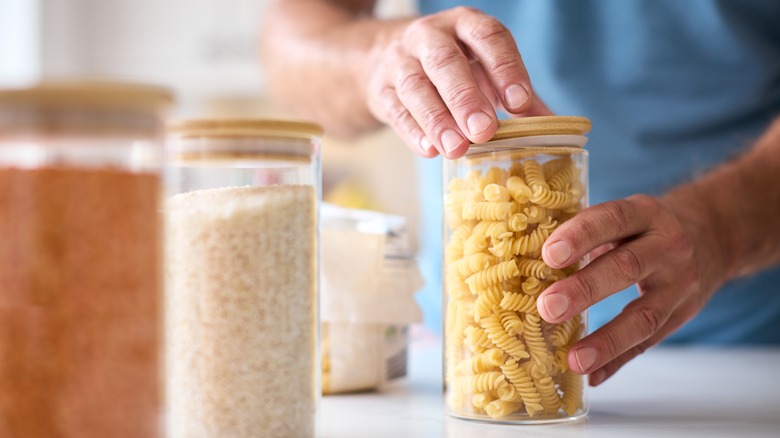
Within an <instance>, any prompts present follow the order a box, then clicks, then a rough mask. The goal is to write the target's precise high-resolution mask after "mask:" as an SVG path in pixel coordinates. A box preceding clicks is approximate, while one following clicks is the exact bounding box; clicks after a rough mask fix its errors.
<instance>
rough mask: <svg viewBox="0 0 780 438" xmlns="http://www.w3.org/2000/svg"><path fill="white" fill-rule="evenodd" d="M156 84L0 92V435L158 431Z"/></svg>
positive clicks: (162, 93) (162, 94)
mask: <svg viewBox="0 0 780 438" xmlns="http://www.w3.org/2000/svg"><path fill="white" fill-rule="evenodd" d="M171 103H172V97H171V95H170V93H168V92H167V91H166V90H164V89H160V88H156V87H150V86H141V85H131V84H120V83H108V82H100V83H98V82H58V83H45V84H41V85H38V86H34V87H31V88H20V89H7V90H0V236H1V237H0V321H2V323H1V324H0V436H9V437H10V436H14V437H50V436H57V437H65V438H67V437H74V438H75V437H78V438H91V437H95V438H97V437H108V436H110V437H157V436H163V428H162V427H161V425H162V421H161V419H162V413H163V397H162V394H163V393H162V391H163V384H162V304H163V296H162V266H161V261H162V256H161V251H160V250H161V228H162V223H161V220H160V216H159V207H160V205H159V201H160V197H161V194H162V178H161V163H162V156H163V154H162V152H163V148H162V139H163V132H164V131H163V128H164V124H163V120H162V117H163V113H164V112H165V111H166V110H167V108H168V107H169V106H170V105H171Z"/></svg>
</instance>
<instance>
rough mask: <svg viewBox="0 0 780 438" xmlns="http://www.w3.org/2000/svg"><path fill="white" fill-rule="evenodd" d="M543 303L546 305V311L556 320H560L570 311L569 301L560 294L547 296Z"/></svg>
mask: <svg viewBox="0 0 780 438" xmlns="http://www.w3.org/2000/svg"><path fill="white" fill-rule="evenodd" d="M542 303H544V310H546V311H547V313H548V314H549V315H550V316H552V317H553V318H554V319H558V318H560V317H561V316H563V314H564V313H566V311H567V310H569V299H568V298H566V295H564V294H562V293H560V292H557V293H554V294H549V295H546V296H545V297H544V299H543V300H542Z"/></svg>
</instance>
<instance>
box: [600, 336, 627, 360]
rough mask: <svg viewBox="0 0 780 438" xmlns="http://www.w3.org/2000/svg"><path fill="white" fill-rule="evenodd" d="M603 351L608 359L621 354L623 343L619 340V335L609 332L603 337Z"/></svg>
mask: <svg viewBox="0 0 780 438" xmlns="http://www.w3.org/2000/svg"><path fill="white" fill-rule="evenodd" d="M604 350H605V351H606V352H607V355H608V356H609V357H610V358H615V357H618V356H619V355H620V353H622V352H623V342H622V341H621V340H620V334H619V333H615V332H610V333H609V334H608V335H607V336H605V337H604Z"/></svg>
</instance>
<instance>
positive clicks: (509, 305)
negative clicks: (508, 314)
mask: <svg viewBox="0 0 780 438" xmlns="http://www.w3.org/2000/svg"><path fill="white" fill-rule="evenodd" d="M498 305H499V306H501V308H502V309H506V310H511V311H513V312H521V313H529V312H532V311H533V310H532V309H535V308H536V298H534V297H533V296H531V295H526V294H523V293H517V292H504V297H503V298H502V299H501V302H500V303H499V304H498Z"/></svg>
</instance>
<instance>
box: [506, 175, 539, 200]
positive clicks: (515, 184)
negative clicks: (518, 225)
mask: <svg viewBox="0 0 780 438" xmlns="http://www.w3.org/2000/svg"><path fill="white" fill-rule="evenodd" d="M506 188H507V190H508V191H509V194H510V196H511V197H512V199H514V200H515V202H517V203H518V204H527V203H528V201H530V199H531V195H533V190H531V188H530V187H528V184H526V183H525V181H524V180H523V178H521V177H519V176H512V177H510V178H509V179H507V180H506Z"/></svg>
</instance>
